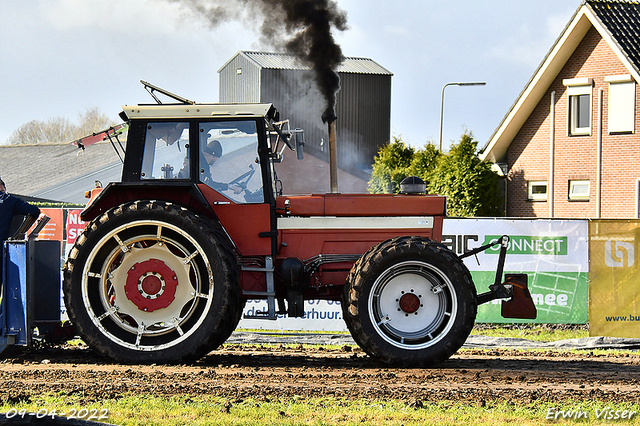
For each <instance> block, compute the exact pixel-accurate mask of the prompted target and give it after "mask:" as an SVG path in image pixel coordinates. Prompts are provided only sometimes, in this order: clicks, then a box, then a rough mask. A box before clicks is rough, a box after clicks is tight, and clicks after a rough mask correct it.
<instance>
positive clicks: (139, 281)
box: [124, 259, 178, 312]
mask: <svg viewBox="0 0 640 426" xmlns="http://www.w3.org/2000/svg"><path fill="white" fill-rule="evenodd" d="M177 286H178V277H177V275H176V273H175V272H174V271H173V270H172V269H171V268H170V267H169V266H167V264H166V263H164V262H163V261H161V260H158V259H149V260H145V261H144V262H138V263H135V264H134V265H133V266H131V268H129V270H128V272H127V281H126V284H125V287H124V291H125V294H126V295H127V299H129V300H130V301H131V302H133V304H134V305H135V306H136V307H137V308H138V309H139V310H141V311H144V312H153V311H155V310H157V309H162V308H166V307H167V306H169V305H171V303H172V302H173V301H174V300H175V295H176V288H177Z"/></svg>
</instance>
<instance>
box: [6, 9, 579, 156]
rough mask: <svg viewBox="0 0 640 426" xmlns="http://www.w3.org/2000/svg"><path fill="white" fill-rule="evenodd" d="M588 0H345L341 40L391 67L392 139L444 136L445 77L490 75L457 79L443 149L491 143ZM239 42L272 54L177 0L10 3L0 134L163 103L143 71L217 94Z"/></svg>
mask: <svg viewBox="0 0 640 426" xmlns="http://www.w3.org/2000/svg"><path fill="white" fill-rule="evenodd" d="M228 1H229V2H232V1H234V0H228ZM580 2H581V0H518V1H513V0H458V1H435V0H387V1H384V2H382V1H379V0H337V4H338V7H339V8H340V9H342V10H344V11H345V12H346V14H347V20H348V29H347V30H345V31H335V32H334V37H335V39H336V41H337V43H338V44H339V45H340V47H341V48H342V51H343V53H344V55H345V56H349V57H364V58H370V59H373V60H374V61H376V62H377V63H379V64H380V65H382V66H383V67H385V68H386V69H388V70H389V71H391V72H392V73H393V77H392V83H391V84H392V99H391V109H392V117H391V120H392V121H391V128H392V136H396V137H401V138H402V139H403V140H404V141H405V142H407V143H408V144H410V145H412V146H414V147H422V146H424V144H425V143H428V142H435V143H437V142H438V139H439V132H440V110H441V94H442V88H443V87H444V85H445V84H447V83H452V82H485V83H486V85H484V86H470V87H463V86H449V87H447V88H446V90H445V97H444V109H443V112H444V113H443V116H444V120H443V122H444V125H443V132H442V133H443V137H442V139H443V148H444V149H445V150H446V149H448V147H449V146H450V143H451V142H452V141H458V140H459V139H460V136H461V135H462V134H463V133H464V132H465V131H471V132H472V133H473V135H474V137H475V139H476V140H477V141H478V147H479V148H480V147H482V146H484V144H485V143H486V142H487V141H488V140H489V139H490V137H491V135H492V134H493V132H494V131H495V129H496V128H497V127H498V125H499V124H500V122H501V121H502V119H503V118H504V116H505V114H507V112H508V111H509V108H510V107H511V105H512V104H513V103H514V102H515V101H516V99H517V97H518V95H519V94H520V92H521V91H522V90H523V89H524V87H525V85H526V84H527V82H528V81H529V79H530V78H531V77H532V75H533V73H534V72H535V70H536V69H537V67H538V66H539V65H540V63H541V62H542V60H543V59H544V57H545V55H546V54H547V52H548V51H549V50H550V49H551V47H552V46H553V43H554V42H555V40H556V39H557V38H558V36H559V35H560V34H561V32H562V30H563V29H564V27H565V26H566V25H567V23H568V22H569V20H570V19H571V17H572V16H573V14H574V13H575V11H576V10H577V9H578V7H579V6H580ZM265 19H267V20H271V21H272V23H273V25H276V26H277V25H280V23H279V22H278V17H277V16H270V17H268V18H265ZM267 22H268V21H267ZM240 50H262V51H274V50H273V49H272V48H270V47H269V46H263V45H260V43H259V32H258V30H257V29H256V28H255V23H254V24H247V23H243V22H238V21H231V22H226V23H222V24H220V25H218V26H216V27H211V26H210V25H208V24H206V23H205V22H204V20H201V19H200V18H197V17H194V16H192V15H189V14H187V13H185V9H184V8H183V7H182V6H181V5H180V4H178V3H175V2H168V1H166V0H108V1H107V0H21V1H13V0H0V58H1V59H0V61H1V64H2V66H1V67H0V144H2V143H6V141H7V139H8V137H9V136H10V135H11V134H12V133H13V132H14V131H15V130H16V129H17V128H18V127H20V126H21V125H23V124H25V123H27V122H29V121H31V120H42V121H46V120H47V119H50V118H53V117H65V118H68V119H69V120H71V121H73V122H76V121H77V119H78V116H79V115H80V114H81V113H83V112H85V111H86V110H87V109H89V108H98V109H99V111H100V112H103V113H105V114H107V115H108V116H109V117H112V118H113V120H114V122H117V121H119V120H118V113H119V112H120V111H121V107H122V106H123V105H134V104H138V103H151V102H153V100H152V98H151V97H150V96H149V95H148V94H147V92H146V91H145V90H144V88H143V86H142V85H141V84H140V80H145V81H148V82H150V83H153V84H155V85H157V86H160V87H162V88H165V89H167V90H169V91H171V92H173V93H176V94H179V95H181V96H183V97H185V98H187V99H192V100H195V101H197V102H217V101H218V73H217V71H218V70H219V69H220V67H221V66H222V65H224V64H225V62H226V61H228V60H229V59H230V58H231V57H233V56H234V55H235V54H236V53H237V52H238V51H240ZM276 108H277V105H276ZM292 124H293V125H294V126H295V123H292ZM338 137H339V135H338Z"/></svg>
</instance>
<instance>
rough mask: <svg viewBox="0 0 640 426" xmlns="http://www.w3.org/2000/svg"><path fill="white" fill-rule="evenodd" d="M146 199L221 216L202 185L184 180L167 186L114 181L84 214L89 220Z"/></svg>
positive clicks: (85, 218)
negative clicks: (124, 204)
mask: <svg viewBox="0 0 640 426" xmlns="http://www.w3.org/2000/svg"><path fill="white" fill-rule="evenodd" d="M142 199H146V200H149V199H151V200H158V201H165V202H170V203H175V204H180V205H182V206H184V207H185V208H187V209H189V210H191V211H193V212H195V213H199V214H201V215H204V216H206V217H209V218H211V219H214V220H217V219H218V218H217V216H216V214H215V212H214V211H213V209H212V208H211V206H210V205H209V203H208V202H207V200H206V198H205V196H204V195H203V194H202V191H201V190H200V188H199V187H198V185H196V184H191V183H182V182H176V183H167V184H165V185H158V183H157V182H153V184H150V185H145V184H144V182H111V183H109V184H108V185H107V186H106V187H105V188H104V189H103V190H102V191H101V192H100V194H99V195H98V196H97V197H96V198H95V199H93V201H92V202H91V203H90V204H89V205H88V206H87V207H86V208H85V209H84V210H83V211H82V213H81V214H80V217H81V218H82V220H84V221H85V222H89V221H91V220H93V219H95V218H96V217H98V216H100V215H101V214H102V213H104V212H106V211H107V210H109V209H111V208H113V207H115V206H119V205H120V204H123V203H126V202H128V201H134V200H142Z"/></svg>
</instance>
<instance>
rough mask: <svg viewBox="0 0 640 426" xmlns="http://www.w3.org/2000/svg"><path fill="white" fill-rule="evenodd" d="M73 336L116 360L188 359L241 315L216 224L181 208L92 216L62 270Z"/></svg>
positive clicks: (227, 247)
mask: <svg viewBox="0 0 640 426" xmlns="http://www.w3.org/2000/svg"><path fill="white" fill-rule="evenodd" d="M63 286H64V298H65V305H66V307H67V311H68V314H69V319H70V320H71V322H72V323H73V324H74V325H75V327H76V330H77V332H78V334H79V335H80V336H81V337H82V338H83V340H84V341H85V342H86V343H87V344H88V345H89V346H90V347H92V348H93V349H94V350H95V351H97V352H98V353H100V354H102V355H105V356H107V357H109V358H111V359H113V360H114V361H117V362H122V363H182V362H189V361H193V360H195V359H197V358H199V357H201V356H202V355H204V354H206V353H207V352H209V351H211V350H213V349H215V348H216V347H217V346H219V345H220V344H222V343H223V342H224V341H225V340H226V339H227V338H228V337H229V335H230V334H231V333H232V332H233V330H234V329H235V327H236V326H237V324H238V321H239V319H240V315H241V313H242V302H241V298H240V284H239V266H238V264H237V261H236V258H235V256H234V255H233V249H232V246H231V243H230V242H229V241H228V239H227V237H226V235H225V234H224V231H223V230H222V228H221V227H220V225H219V224H218V223H215V222H212V221H210V220H208V219H204V218H201V217H199V216H197V215H195V214H193V213H191V212H189V211H188V210H186V209H185V208H183V207H180V206H177V205H174V204H170V203H164V202H157V201H148V200H145V201H134V202H129V203H125V204H122V205H120V206H118V207H115V208H113V209H111V210H109V211H107V212H106V213H104V214H103V215H101V216H99V217H98V218H96V219H94V220H93V221H92V222H91V223H90V224H89V225H88V226H87V228H86V229H85V232H84V233H83V234H82V235H81V236H80V237H79V238H78V240H77V241H76V244H75V246H74V247H73V249H72V250H71V252H70V254H69V258H68V260H67V263H66V264H65V272H64V284H63Z"/></svg>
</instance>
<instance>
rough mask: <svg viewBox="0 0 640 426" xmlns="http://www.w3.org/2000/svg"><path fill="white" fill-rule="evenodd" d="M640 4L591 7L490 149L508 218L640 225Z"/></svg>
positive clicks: (612, 0)
mask: <svg viewBox="0 0 640 426" xmlns="http://www.w3.org/2000/svg"><path fill="white" fill-rule="evenodd" d="M638 82H640V2H636V1H633V2H632V1H623V0H619V1H616V0H585V1H583V2H582V4H581V5H580V7H579V8H578V10H577V11H576V13H575V14H574V16H573V18H572V19H571V21H570V22H569V24H568V25H567V26H566V28H565V29H564V31H563V33H562V34H561V35H560V37H559V38H558V40H557V41H556V43H555V44H554V46H553V47H552V48H551V50H550V51H549V53H548V54H547V56H546V57H545V59H544V60H543V62H542V64H541V65H540V66H539V68H538V69H537V71H536V72H535V74H534V75H533V77H532V78H531V80H530V81H529V82H528V83H527V85H526V87H525V88H524V90H523V91H522V93H521V94H520V96H519V98H518V99H517V100H516V102H515V103H514V105H513V106H512V108H511V110H510V111H509V112H508V113H507V115H506V116H505V118H504V119H503V121H502V123H501V124H500V125H499V127H498V128H497V129H496V131H495V132H494V134H493V136H492V137H491V139H490V140H489V141H488V143H487V145H486V146H485V147H484V148H483V151H482V152H481V154H480V158H481V159H483V160H489V161H491V162H494V163H496V164H497V165H498V166H500V169H501V170H502V171H504V172H506V176H507V180H506V185H507V188H506V194H507V216H512V217H515V216H519V217H579V218H637V217H639V211H638V210H639V207H638V200H639V198H640V135H639V134H638V131H637V130H638V129H639V125H640V115H639V114H638V110H637V106H636V105H637V104H638V99H639V96H640V89H639V88H638V84H637V83H638Z"/></svg>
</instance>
